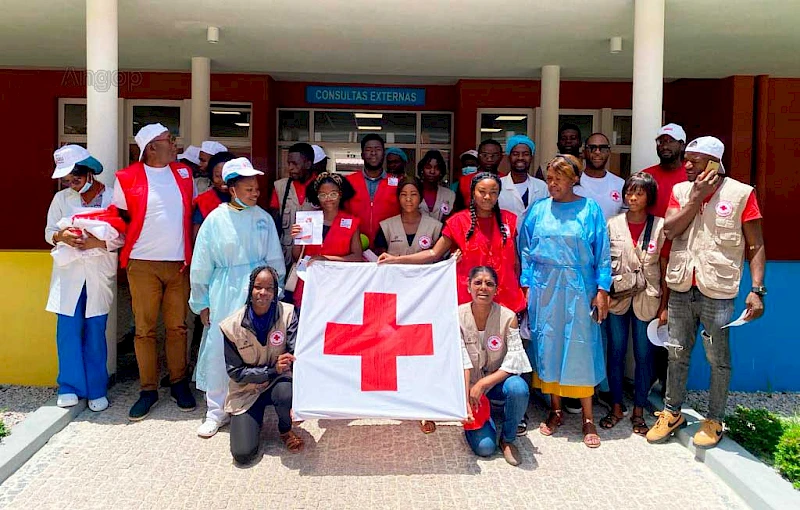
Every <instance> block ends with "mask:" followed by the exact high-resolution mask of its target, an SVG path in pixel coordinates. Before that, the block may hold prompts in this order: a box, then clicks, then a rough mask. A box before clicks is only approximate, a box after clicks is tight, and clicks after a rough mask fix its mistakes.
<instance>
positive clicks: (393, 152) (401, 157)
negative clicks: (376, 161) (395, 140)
mask: <svg viewBox="0 0 800 510" xmlns="http://www.w3.org/2000/svg"><path fill="white" fill-rule="evenodd" d="M407 164H408V155H407V154H406V153H405V151H404V150H403V149H398V148H397V147H391V148H389V149H387V150H386V171H387V172H389V175H393V176H395V177H400V178H402V177H405V175H406V165H407Z"/></svg>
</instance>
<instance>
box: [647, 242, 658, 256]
mask: <svg viewBox="0 0 800 510" xmlns="http://www.w3.org/2000/svg"><path fill="white" fill-rule="evenodd" d="M657 247H658V246H657V245H656V242H655V241H650V244H648V245H647V253H649V254H651V255H652V254H653V253H655V252H656V248H657Z"/></svg>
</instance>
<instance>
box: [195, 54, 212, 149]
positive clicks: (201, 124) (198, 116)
mask: <svg viewBox="0 0 800 510" xmlns="http://www.w3.org/2000/svg"><path fill="white" fill-rule="evenodd" d="M210 90H211V60H210V59H209V58H208V57H192V122H191V125H192V127H191V129H192V131H191V139H190V140H191V144H192V145H196V146H198V147H200V144H201V143H203V140H208V135H209V130H210V127H209V125H210V120H211V114H210V112H209V110H210V108H211V99H210V98H211V96H210Z"/></svg>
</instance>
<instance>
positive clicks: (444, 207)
mask: <svg viewBox="0 0 800 510" xmlns="http://www.w3.org/2000/svg"><path fill="white" fill-rule="evenodd" d="M439 210H440V211H442V214H444V215H445V216H447V215H448V214H450V204H448V203H447V202H444V203H443V204H442V205H441V207H439Z"/></svg>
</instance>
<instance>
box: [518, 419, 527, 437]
mask: <svg viewBox="0 0 800 510" xmlns="http://www.w3.org/2000/svg"><path fill="white" fill-rule="evenodd" d="M527 433H528V413H525V416H523V417H522V420H521V421H520V422H519V423H518V424H517V437H519V436H524V435H525V434H527Z"/></svg>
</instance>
